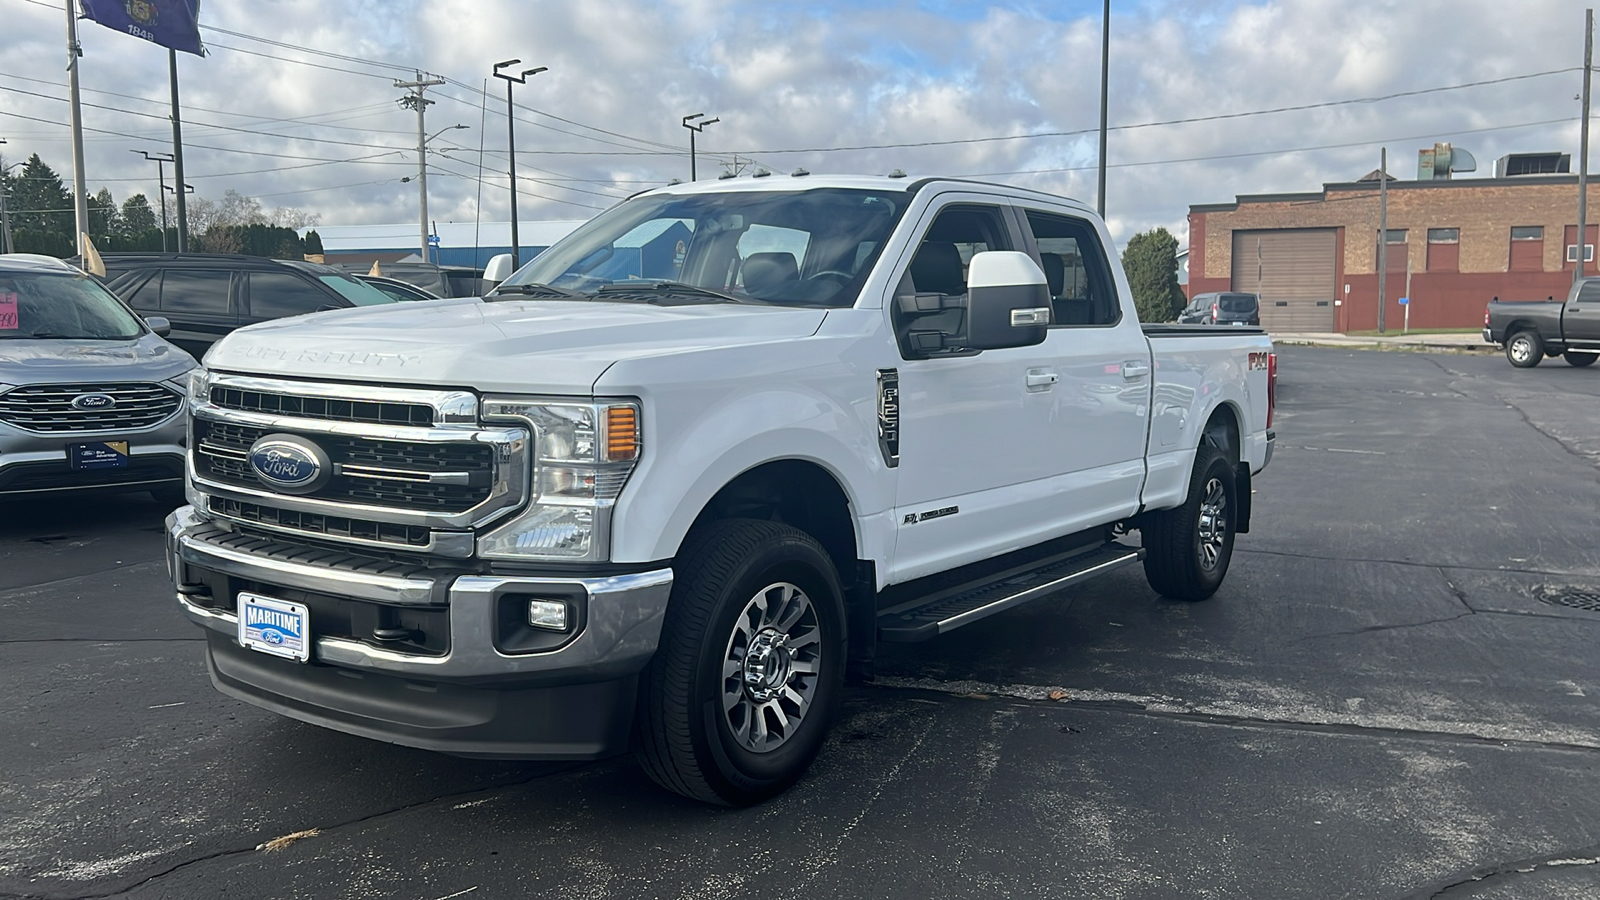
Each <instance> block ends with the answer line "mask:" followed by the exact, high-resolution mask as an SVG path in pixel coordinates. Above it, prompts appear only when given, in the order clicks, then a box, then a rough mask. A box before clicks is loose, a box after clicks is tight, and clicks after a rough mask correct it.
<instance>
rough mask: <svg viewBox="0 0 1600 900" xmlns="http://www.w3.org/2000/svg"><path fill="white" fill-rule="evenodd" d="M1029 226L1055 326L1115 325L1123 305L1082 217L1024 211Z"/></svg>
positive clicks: (1100, 251)
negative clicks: (1118, 298) (1036, 246)
mask: <svg viewBox="0 0 1600 900" xmlns="http://www.w3.org/2000/svg"><path fill="white" fill-rule="evenodd" d="M1027 217H1028V227H1029V228H1030V229H1032V230H1033V240H1034V243H1035V244H1037V245H1038V247H1039V261H1040V263H1041V265H1042V266H1043V267H1044V277H1045V281H1047V282H1048V283H1049V284H1050V302H1051V306H1052V307H1053V308H1054V320H1055V321H1053V322H1052V323H1051V324H1052V325H1055V326H1074V325H1076V326H1084V325H1115V324H1116V323H1117V322H1118V321H1119V320H1120V319H1121V318H1122V305H1121V304H1120V303H1119V302H1118V300H1117V293H1116V290H1115V289H1114V288H1113V287H1112V282H1111V277H1110V274H1111V270H1110V267H1109V266H1107V265H1106V257H1105V252H1104V251H1103V250H1102V249H1101V248H1100V239H1099V237H1098V236H1097V235H1096V234H1095V231H1094V228H1093V227H1091V226H1090V225H1089V223H1088V222H1085V221H1083V220H1082V219H1074V218H1072V217H1071V216H1057V215H1051V214H1049V213H1042V212H1035V211H1033V210H1028V211H1027Z"/></svg>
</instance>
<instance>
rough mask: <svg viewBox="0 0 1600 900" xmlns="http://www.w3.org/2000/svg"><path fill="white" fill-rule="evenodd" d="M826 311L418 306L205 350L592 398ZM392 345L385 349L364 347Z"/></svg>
mask: <svg viewBox="0 0 1600 900" xmlns="http://www.w3.org/2000/svg"><path fill="white" fill-rule="evenodd" d="M825 315H826V311H825V310H821V309H784V308H777V307H771V306H755V305H751V306H749V307H731V306H728V305H721V304H718V305H715V306H712V305H707V306H677V307H658V306H652V305H649V304H644V303H605V302H595V301H587V300H575V301H550V300H499V301H495V302H491V303H483V302H478V301H476V300H463V301H459V302H445V301H441V302H437V303H414V304H412V303H407V304H396V305H394V306H381V307H365V308H361V309H349V310H338V311H333V312H325V313H316V314H312V315H307V316H297V317H294V318H291V319H280V320H276V321H272V322H264V323H262V324H260V325H253V326H250V327H248V328H241V329H239V330H238V331H235V332H233V333H232V334H230V335H228V336H227V337H226V338H224V339H223V340H221V341H219V342H218V343H217V344H216V345H215V346H214V347H213V348H212V349H211V352H210V353H208V354H206V361H207V364H208V365H210V366H211V367H213V368H216V369H219V370H223V371H234V372H241V373H252V374H264V375H284V374H289V373H290V371H291V370H292V374H293V375H295V376H296V377H301V378H328V379H333V380H338V381H368V380H370V381H380V382H384V383H388V382H392V381H395V380H396V379H401V378H403V379H404V380H405V381H406V382H408V383H414V384H470V385H472V386H473V387H474V388H476V389H478V390H480V391H483V392H486V393H487V392H494V391H507V392H513V393H530V392H533V393H553V394H583V393H587V392H588V391H589V390H590V389H591V388H592V387H593V385H594V382H595V380H596V379H597V378H599V377H600V374H601V373H602V372H604V371H605V370H606V369H607V368H609V367H610V366H611V365H612V364H614V363H616V362H618V361H620V360H624V359H636V358H642V357H648V356H661V355H670V354H674V353H683V352H692V351H695V350H700V349H708V348H716V347H727V346H730V345H735V344H759V343H765V342H769V341H782V340H792V339H794V338H799V337H806V336H809V335H811V334H814V333H816V330H817V328H818V326H820V325H821V324H822V320H823V317H824V316H825ZM363 346H366V347H374V348H376V347H382V348H383V349H382V350H381V351H379V350H372V351H367V350H362V349H359V348H361V347H363Z"/></svg>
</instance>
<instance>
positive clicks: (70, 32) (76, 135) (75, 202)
mask: <svg viewBox="0 0 1600 900" xmlns="http://www.w3.org/2000/svg"><path fill="white" fill-rule="evenodd" d="M73 3H74V0H67V4H66V6H67V93H68V94H69V95H70V97H71V101H72V102H71V104H70V105H71V107H72V209H73V215H74V224H75V225H76V227H75V228H74V229H73V232H74V235H75V236H74V237H73V239H72V243H73V246H75V247H77V248H78V257H79V258H80V259H81V258H82V257H83V254H84V253H85V252H86V249H87V248H85V247H84V246H83V236H84V235H86V234H88V233H89V194H88V189H87V188H85V187H84V185H83V180H84V179H83V110H82V108H81V107H80V105H79V103H78V60H79V58H81V57H82V56H83V49H82V48H81V47H79V46H78V14H77V10H75V9H73Z"/></svg>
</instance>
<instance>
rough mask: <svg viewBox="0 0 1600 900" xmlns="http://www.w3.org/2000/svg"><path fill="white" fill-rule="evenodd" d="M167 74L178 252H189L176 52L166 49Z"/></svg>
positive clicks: (169, 48)
mask: <svg viewBox="0 0 1600 900" xmlns="http://www.w3.org/2000/svg"><path fill="white" fill-rule="evenodd" d="M167 73H168V80H169V81H170V82H171V84H172V177H173V179H175V180H174V183H175V184H176V185H177V187H176V188H175V189H174V190H173V192H172V193H173V195H174V196H176V197H177V198H178V252H179V253H188V252H189V211H188V207H187V205H186V204H185V203H184V197H183V188H184V185H185V184H187V182H185V181H184V180H183V122H182V120H181V119H179V117H178V51H176V50H174V49H172V48H171V47H168V48H167Z"/></svg>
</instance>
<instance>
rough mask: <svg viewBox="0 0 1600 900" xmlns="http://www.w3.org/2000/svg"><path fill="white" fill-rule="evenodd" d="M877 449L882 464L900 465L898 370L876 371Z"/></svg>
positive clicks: (893, 466)
mask: <svg viewBox="0 0 1600 900" xmlns="http://www.w3.org/2000/svg"><path fill="white" fill-rule="evenodd" d="M878 449H879V450H881V451H882V452H883V464H884V465H886V466H888V467H889V468H891V469H893V468H895V467H897V466H899V465H900V370H899V369H879V370H878Z"/></svg>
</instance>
